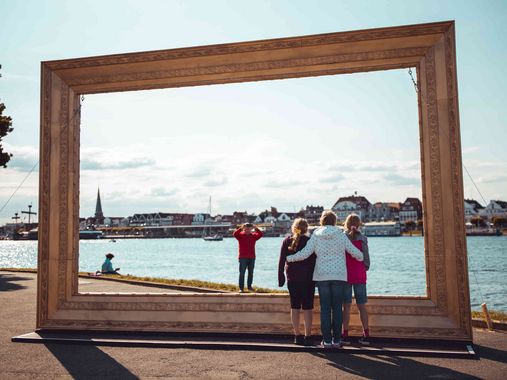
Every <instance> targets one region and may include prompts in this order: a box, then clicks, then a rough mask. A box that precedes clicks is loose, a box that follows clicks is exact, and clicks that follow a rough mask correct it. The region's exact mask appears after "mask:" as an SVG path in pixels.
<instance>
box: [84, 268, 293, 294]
mask: <svg viewBox="0 0 507 380" xmlns="http://www.w3.org/2000/svg"><path fill="white" fill-rule="evenodd" d="M80 274H87V273H80ZM101 277H107V278H116V279H120V280H133V281H145V282H153V283H156V284H165V285H177V286H191V287H196V288H207V289H214V290H224V291H228V292H237V291H238V287H237V285H232V284H224V283H220V282H211V281H201V280H184V279H171V278H160V277H148V276H145V277H143V276H132V275H130V274H127V275H121V276H115V275H102V276H101ZM99 278H100V277H99ZM253 288H254V290H255V292H256V293H286V291H284V290H278V289H269V288H260V287H257V286H254V287H253Z"/></svg>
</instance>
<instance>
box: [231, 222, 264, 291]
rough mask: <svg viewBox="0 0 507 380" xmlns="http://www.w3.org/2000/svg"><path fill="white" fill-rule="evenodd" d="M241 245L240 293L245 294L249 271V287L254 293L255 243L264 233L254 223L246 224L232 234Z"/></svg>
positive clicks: (239, 257) (239, 254)
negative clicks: (246, 276) (246, 274)
mask: <svg viewBox="0 0 507 380" xmlns="http://www.w3.org/2000/svg"><path fill="white" fill-rule="evenodd" d="M232 235H233V236H234V237H235V238H236V239H237V240H238V243H239V253H238V260H239V291H240V292H241V293H243V292H244V287H245V272H246V270H247V269H248V279H247V286H248V290H250V291H253V288H252V282H253V271H254V266H255V243H256V242H257V240H259V239H260V238H261V237H262V231H261V230H259V229H258V228H257V226H254V225H253V224H252V223H245V224H243V225H242V226H241V227H239V228H238V229H237V230H236V231H234V233H233V234H232Z"/></svg>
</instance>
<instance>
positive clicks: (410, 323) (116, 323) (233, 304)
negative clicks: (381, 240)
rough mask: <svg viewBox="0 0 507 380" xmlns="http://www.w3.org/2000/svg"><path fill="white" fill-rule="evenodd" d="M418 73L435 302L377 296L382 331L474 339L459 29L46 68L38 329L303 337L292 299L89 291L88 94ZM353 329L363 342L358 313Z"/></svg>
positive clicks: (434, 26) (424, 28)
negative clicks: (83, 242) (292, 314)
mask: <svg viewBox="0 0 507 380" xmlns="http://www.w3.org/2000/svg"><path fill="white" fill-rule="evenodd" d="M408 67H415V68H416V69H417V77H418V82H419V93H418V102H419V132H420V147H421V175H422V194H423V205H424V226H425V237H424V242H425V248H424V255H425V262H426V273H427V296H426V297H406V296H404V297H400V296H395V297H388V296H385V297H381V296H377V297H372V298H371V299H370V302H369V304H368V310H369V313H370V324H371V330H372V334H373V335H375V336H384V337H404V338H438V339H452V340H466V341H469V340H471V339H472V329H471V316H470V314H471V311H470V295H469V288H468V272H467V255H466V240H465V230H464V211H463V208H464V206H463V182H462V164H461V146H460V128H459V116H458V93H457V78H456V50H455V31H454V22H452V21H449V22H438V23H431V24H421V25H410V26H401V27H389V28H380V29H370V30H360V31H353V32H341V33H330V34H321V35H312V36H304V37H294V38H281V39H273V40H264V41H253V42H243V43H231V44H224V45H211V46H203V47H190V48H181V49H170V50H160V51H150V52H142V53H129V54H118V55H110V56H101V57H89V58H79V59H69V60H60V61H49V62H42V73H41V77H42V79H41V81H42V83H41V91H42V92H41V134H40V163H41V165H40V184H39V188H40V192H39V194H40V202H39V213H40V214H39V215H40V225H39V256H38V269H39V276H38V295H37V328H38V329H59V330H61V329H80V330H81V329H88V330H104V329H107V330H122V331H128V330H135V331H178V332H185V331H189V332H248V333H288V332H289V331H290V319H289V306H288V300H287V295H283V294H233V293H227V294H226V293H223V294H197V293H196V294H183V293H182V294H111V293H79V291H78V277H77V272H78V255H79V234H78V232H79V177H80V172H79V150H80V96H81V95H82V94H95V93H106V92H118V91H135V90H146V89H159V88H172V87H185V86H201V85H211V84H219V83H235V82H247V81H262V80H271V79H283V78H298V77H308V76H320V75H335V74H345V73H356V72H366V71H374V70H388V69H399V68H408ZM316 312H318V310H316ZM316 320H317V321H318V318H317V319H316ZM352 324H353V326H352V328H353V329H356V331H357V330H358V328H359V326H360V324H359V321H358V318H357V314H356V315H353V318H352ZM318 327H319V326H318V325H317V326H316V329H317V330H316V331H318Z"/></svg>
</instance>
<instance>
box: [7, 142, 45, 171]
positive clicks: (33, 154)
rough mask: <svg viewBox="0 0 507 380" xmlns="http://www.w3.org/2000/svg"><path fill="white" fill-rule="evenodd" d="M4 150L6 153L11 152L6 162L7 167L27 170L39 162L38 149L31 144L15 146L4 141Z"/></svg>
mask: <svg viewBox="0 0 507 380" xmlns="http://www.w3.org/2000/svg"><path fill="white" fill-rule="evenodd" d="M4 150H5V151H6V152H7V153H12V157H11V160H10V161H9V162H8V163H7V168H9V169H15V170H18V171H21V172H27V171H29V170H31V169H32V168H33V166H34V165H35V164H36V163H37V162H39V150H38V149H37V148H34V147H32V146H26V145H23V146H22V145H18V146H16V145H10V144H7V143H4Z"/></svg>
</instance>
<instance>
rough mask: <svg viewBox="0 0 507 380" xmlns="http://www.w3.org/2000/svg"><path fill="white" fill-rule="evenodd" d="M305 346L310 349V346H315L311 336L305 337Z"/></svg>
mask: <svg viewBox="0 0 507 380" xmlns="http://www.w3.org/2000/svg"><path fill="white" fill-rule="evenodd" d="M303 345H304V346H306V347H309V346H313V345H314V344H313V341H312V337H311V336H305V338H304V341H303Z"/></svg>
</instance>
